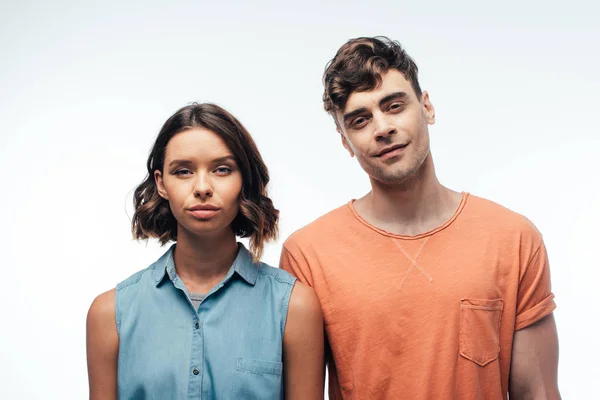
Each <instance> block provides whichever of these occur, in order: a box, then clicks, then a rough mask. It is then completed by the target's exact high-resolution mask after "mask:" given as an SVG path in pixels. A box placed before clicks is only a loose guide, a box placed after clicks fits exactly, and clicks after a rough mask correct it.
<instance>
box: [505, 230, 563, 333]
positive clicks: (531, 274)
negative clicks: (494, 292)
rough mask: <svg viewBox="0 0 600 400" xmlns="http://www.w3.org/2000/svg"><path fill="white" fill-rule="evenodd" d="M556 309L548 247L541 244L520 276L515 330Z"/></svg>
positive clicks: (541, 242)
mask: <svg viewBox="0 0 600 400" xmlns="http://www.w3.org/2000/svg"><path fill="white" fill-rule="evenodd" d="M555 308H556V304H555V303H554V294H553V293H552V291H551V287H550V266H549V264H548V254H547V253H546V247H545V246H544V243H543V241H542V240H541V238H540V244H539V246H538V248H537V250H536V251H535V252H534V253H533V256H532V257H531V258H530V260H529V262H528V263H527V264H526V266H525V267H524V269H523V270H522V271H521V274H520V281H519V290H518V298H517V317H516V324H515V330H520V329H523V328H526V327H528V326H529V325H532V324H533V323H535V322H537V321H539V320H540V319H542V318H544V317H545V316H547V315H548V314H550V313H551V312H552V311H554V309H555Z"/></svg>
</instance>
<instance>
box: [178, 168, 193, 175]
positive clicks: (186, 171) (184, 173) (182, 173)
mask: <svg viewBox="0 0 600 400" xmlns="http://www.w3.org/2000/svg"><path fill="white" fill-rule="evenodd" d="M191 173H192V172H191V171H190V170H189V169H178V170H177V171H175V175H187V174H191Z"/></svg>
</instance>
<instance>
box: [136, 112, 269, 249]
mask: <svg viewBox="0 0 600 400" xmlns="http://www.w3.org/2000/svg"><path fill="white" fill-rule="evenodd" d="M193 128H205V129H208V130H210V131H212V132H214V133H216V134H217V135H218V136H219V137H220V138H221V139H223V140H224V141H225V143H226V144H227V147H229V149H230V150H231V152H232V153H233V154H234V156H235V158H236V161H237V163H238V166H239V168H240V171H241V173H242V191H241V193H240V211H239V213H238V215H237V216H236V217H235V219H234V220H233V222H232V224H231V228H232V230H233V232H234V234H235V235H236V236H239V237H242V238H250V251H251V252H252V254H253V255H254V258H255V260H258V259H260V256H261V255H262V251H263V248H264V244H265V242H267V241H271V240H274V239H276V238H277V223H278V219H279V211H278V210H277V209H275V207H274V206H273V202H272V201H271V199H270V198H269V197H268V195H267V185H268V183H269V171H268V169H267V166H266V165H265V163H264V161H263V159H262V157H261V155H260V153H259V151H258V148H257V147H256V144H255V143H254V140H253V139H252V137H251V136H250V134H249V133H248V131H247V130H246V129H245V128H244V126H243V125H242V124H241V123H240V122H239V121H238V120H237V119H236V118H235V117H234V116H233V115H231V114H230V113H229V112H227V111H226V110H224V109H223V108H221V107H219V106H217V105H215V104H210V103H203V104H196V103H194V104H191V105H189V106H186V107H183V108H181V109H180V110H178V111H177V112H176V113H175V114H173V115H172V116H171V117H170V118H169V119H168V120H167V121H166V122H165V124H164V125H163V127H162V129H161V130H160V132H159V134H158V137H157V138H156V141H155V142H154V146H153V147H152V150H151V151H150V155H149V156H148V161H147V163H146V168H147V172H148V174H147V176H146V178H145V179H144V181H143V182H142V183H141V184H140V185H139V186H138V187H137V188H136V189H135V192H134V196H133V205H134V208H135V212H134V214H133V220H132V221H131V229H132V232H133V237H134V238H135V239H138V240H140V239H148V238H157V239H158V241H159V242H160V243H161V244H162V245H164V244H166V243H167V242H168V241H170V240H173V241H176V240H177V220H176V219H175V217H174V216H173V214H172V213H171V209H170V207H169V202H168V201H167V200H165V199H163V198H162V197H160V195H159V194H158V190H157V188H156V182H155V180H154V171H156V170H159V171H161V172H162V171H163V164H164V161H165V151H166V148H167V144H168V143H169V140H171V138H172V137H173V136H175V135H177V134H178V133H180V132H183V131H186V130H189V129H193Z"/></svg>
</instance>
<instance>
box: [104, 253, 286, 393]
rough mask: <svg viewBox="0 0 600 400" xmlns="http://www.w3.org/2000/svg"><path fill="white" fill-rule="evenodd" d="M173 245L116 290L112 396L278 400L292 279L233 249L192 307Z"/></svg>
mask: <svg viewBox="0 0 600 400" xmlns="http://www.w3.org/2000/svg"><path fill="white" fill-rule="evenodd" d="M174 248H175V245H173V246H171V248H170V249H169V250H168V251H167V252H166V253H165V254H164V255H163V256H162V257H161V258H160V259H158V260H157V261H156V262H155V263H154V264H152V265H151V266H150V267H148V268H146V269H144V270H142V271H139V272H137V273H136V274H134V275H132V276H131V277H129V278H128V279H126V280H125V281H123V282H121V283H119V284H118V285H117V294H116V322H117V329H118V333H119V360H118V393H119V399H157V400H158V399H160V400H165V399H283V374H282V372H283V362H282V361H283V360H282V343H283V332H284V329H285V321H286V316H287V309H288V302H289V298H290V293H291V291H292V287H293V285H294V281H295V278H294V277H292V276H291V275H290V274H288V273H287V272H285V271H283V270H280V269H277V268H273V267H270V266H268V265H266V264H263V263H253V261H252V256H251V254H250V253H249V252H248V250H246V248H244V246H243V245H241V244H240V245H239V251H238V254H237V257H236V259H235V261H234V263H233V265H232V267H231V268H230V270H229V272H228V273H227V275H226V277H225V278H224V279H223V280H222V281H221V282H220V283H219V284H217V285H216V286H215V287H214V288H213V289H211V291H210V292H208V294H207V295H206V297H205V298H204V300H203V301H202V302H201V303H200V306H199V307H198V309H197V310H196V309H194V307H193V305H192V302H191V300H190V298H189V293H188V291H187V289H186V288H185V286H184V284H183V282H182V281H181V279H180V278H179V277H178V276H177V273H176V271H175V264H174V262H173V250H174Z"/></svg>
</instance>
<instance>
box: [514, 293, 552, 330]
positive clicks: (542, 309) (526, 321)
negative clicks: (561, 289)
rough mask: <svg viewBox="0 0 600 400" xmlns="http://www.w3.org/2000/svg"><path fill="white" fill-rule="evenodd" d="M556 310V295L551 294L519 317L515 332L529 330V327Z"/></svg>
mask: <svg viewBox="0 0 600 400" xmlns="http://www.w3.org/2000/svg"><path fill="white" fill-rule="evenodd" d="M555 308H556V303H555V302H554V294H552V293H550V295H549V296H548V297H546V298H545V299H544V300H542V301H540V302H539V303H537V304H536V305H535V306H533V307H532V308H530V309H528V310H525V311H523V312H522V313H521V314H519V315H517V321H516V324H515V331H518V330H521V329H523V328H527V327H528V326H529V325H532V324H534V323H536V322H537V321H539V320H540V319H542V318H544V317H545V316H546V315H548V314H550V313H551V312H552V311H554V309H555Z"/></svg>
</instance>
